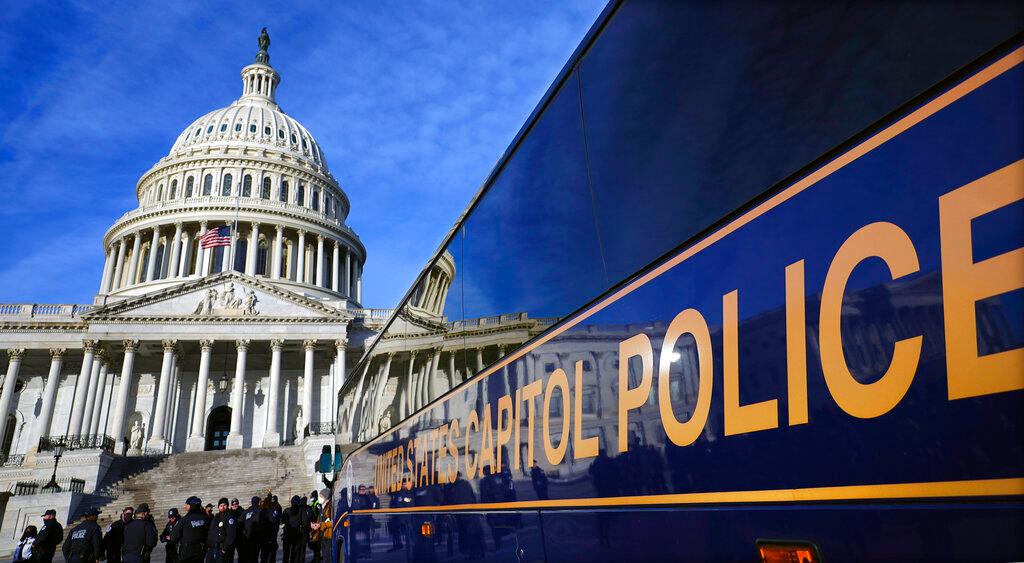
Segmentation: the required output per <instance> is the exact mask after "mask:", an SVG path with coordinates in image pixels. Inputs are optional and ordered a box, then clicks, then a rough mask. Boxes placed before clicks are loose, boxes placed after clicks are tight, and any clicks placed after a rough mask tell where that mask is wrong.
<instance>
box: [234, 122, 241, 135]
mask: <svg viewBox="0 0 1024 563" xmlns="http://www.w3.org/2000/svg"><path fill="white" fill-rule="evenodd" d="M241 130H242V124H241V123H236V124H235V132H236V133H237V132H239V131H241Z"/></svg>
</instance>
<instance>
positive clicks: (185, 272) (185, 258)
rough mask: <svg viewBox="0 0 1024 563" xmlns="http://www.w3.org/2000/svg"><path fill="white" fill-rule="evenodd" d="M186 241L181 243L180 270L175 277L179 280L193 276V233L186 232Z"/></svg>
mask: <svg viewBox="0 0 1024 563" xmlns="http://www.w3.org/2000/svg"><path fill="white" fill-rule="evenodd" d="M182 234H184V235H185V237H184V240H183V241H182V242H181V256H180V258H179V259H178V269H177V271H176V273H175V275H176V276H177V277H179V278H187V277H188V276H190V275H191V274H192V272H190V271H189V270H190V269H191V267H192V253H193V252H195V250H193V249H192V233H190V232H188V231H184V232H183V233H182Z"/></svg>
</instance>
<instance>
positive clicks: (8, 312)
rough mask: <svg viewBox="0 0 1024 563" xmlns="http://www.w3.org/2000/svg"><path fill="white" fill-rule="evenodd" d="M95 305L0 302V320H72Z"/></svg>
mask: <svg viewBox="0 0 1024 563" xmlns="http://www.w3.org/2000/svg"><path fill="white" fill-rule="evenodd" d="M93 308H94V306H93V305H83V304H78V303H57V304H50V303H0V322H11V321H27V320H37V321H70V320H76V319H78V318H80V317H81V315H82V313H88V312H89V311H91V310H92V309H93Z"/></svg>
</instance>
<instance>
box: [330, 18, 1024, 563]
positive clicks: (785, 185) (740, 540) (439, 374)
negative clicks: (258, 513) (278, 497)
mask: <svg viewBox="0 0 1024 563" xmlns="http://www.w3.org/2000/svg"><path fill="white" fill-rule="evenodd" d="M1022 30H1024V7H1022V5H1021V4H1019V3H1009V2H1005V3H1004V2H972V3H957V2H927V3H922V2H887V3H871V2H851V3H841V2H809V3H804V2H678V1H677V2H656V1H644V0H625V1H622V2H612V3H611V4H610V5H609V6H608V7H607V8H606V9H605V11H604V12H603V14H602V15H601V17H600V19H599V21H598V22H597V23H596V24H595V25H594V27H593V29H592V30H591V31H590V33H589V34H588V35H587V37H586V38H585V40H584V41H583V43H582V44H581V45H580V47H579V48H578V49H577V51H576V53H575V54H574V55H573V57H572V58H571V59H570V60H569V62H568V63H567V65H566V66H565V68H564V70H563V71H562V73H561V74H560V75H559V77H558V78H557V80H556V81H555V82H554V84H553V85H552V86H551V88H550V89H549V91H548V92H547V94H546V95H545V96H544V98H543V100H542V101H541V103H540V104H539V105H538V107H537V109H536V110H535V111H534V113H533V115H532V116H531V117H530V119H529V120H528V121H527V123H526V124H525V125H524V127H523V128H522V130H521V132H520V133H519V134H518V135H517V136H516V138H515V139H514V141H513V142H512V144H511V145H510V147H509V148H508V150H507V151H506V152H505V154H504V155H502V157H501V159H500V160H499V162H498V164H497V165H496V166H495V168H494V170H493V172H492V173H491V174H490V176H489V177H488V179H487V181H486V182H485V184H484V186H483V188H482V189H481V190H480V192H479V193H478V195H477V196H476V197H475V198H474V199H473V201H472V202H471V203H470V205H469V207H468V209H467V210H466V212H465V214H464V215H463V216H462V217H461V219H460V220H459V221H458V223H457V224H456V225H455V226H454V227H453V228H452V230H451V232H450V234H449V236H448V237H447V238H446V240H445V242H444V244H443V245H442V247H441V248H440V249H439V250H438V251H437V253H436V254H435V255H434V256H433V258H432V259H431V260H430V261H429V262H428V265H427V267H426V268H424V270H423V272H422V273H421V275H420V276H419V278H418V279H417V280H416V283H415V284H414V285H413V286H412V289H410V291H409V293H408V294H407V295H406V296H405V298H404V299H403V300H402V302H401V303H400V304H399V306H398V308H397V309H396V312H395V313H394V314H393V315H392V317H391V318H390V320H389V321H388V323H387V325H386V328H385V330H384V331H383V332H382V333H381V334H380V335H379V336H378V337H377V338H376V340H375V341H374V342H373V343H372V344H371V345H370V346H368V347H367V352H366V354H365V355H364V356H363V358H362V359H361V360H360V361H359V362H358V363H357V364H356V365H355V366H353V369H352V370H351V372H350V373H349V374H348V378H347V381H346V382H345V384H344V385H343V387H342V389H341V391H340V394H339V401H340V403H339V404H340V407H339V420H338V421H337V422H338V426H339V432H338V435H337V442H338V446H339V447H342V448H350V449H355V450H354V451H353V452H352V453H351V455H349V456H348V457H347V458H346V459H345V461H344V465H343V468H342V469H341V471H340V472H339V473H338V474H336V475H335V479H336V481H335V491H334V492H335V503H336V504H335V506H336V507H337V512H338V514H337V517H336V520H337V522H336V528H335V533H334V539H335V542H336V546H337V548H338V549H339V551H340V553H343V554H344V557H345V559H346V561H462V560H488V561H491V560H502V561H541V560H545V561H572V560H580V561H635V560H650V561H666V560H695V561H702V560H754V559H757V558H761V559H762V560H766V561H822V560H830V561H835V560H864V559H900V560H950V559H955V560H965V559H966V560H977V559H981V560H1019V559H1024V504H1022V500H1024V499H1022V496H1024V392H1022V391H1024V91H1022V90H1024V47H1022V35H1021V32H1022Z"/></svg>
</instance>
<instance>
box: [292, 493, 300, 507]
mask: <svg viewBox="0 0 1024 563" xmlns="http://www.w3.org/2000/svg"><path fill="white" fill-rule="evenodd" d="M300 504H302V498H301V497H300V496H299V495H295V496H293V497H292V506H299V505H300Z"/></svg>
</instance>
